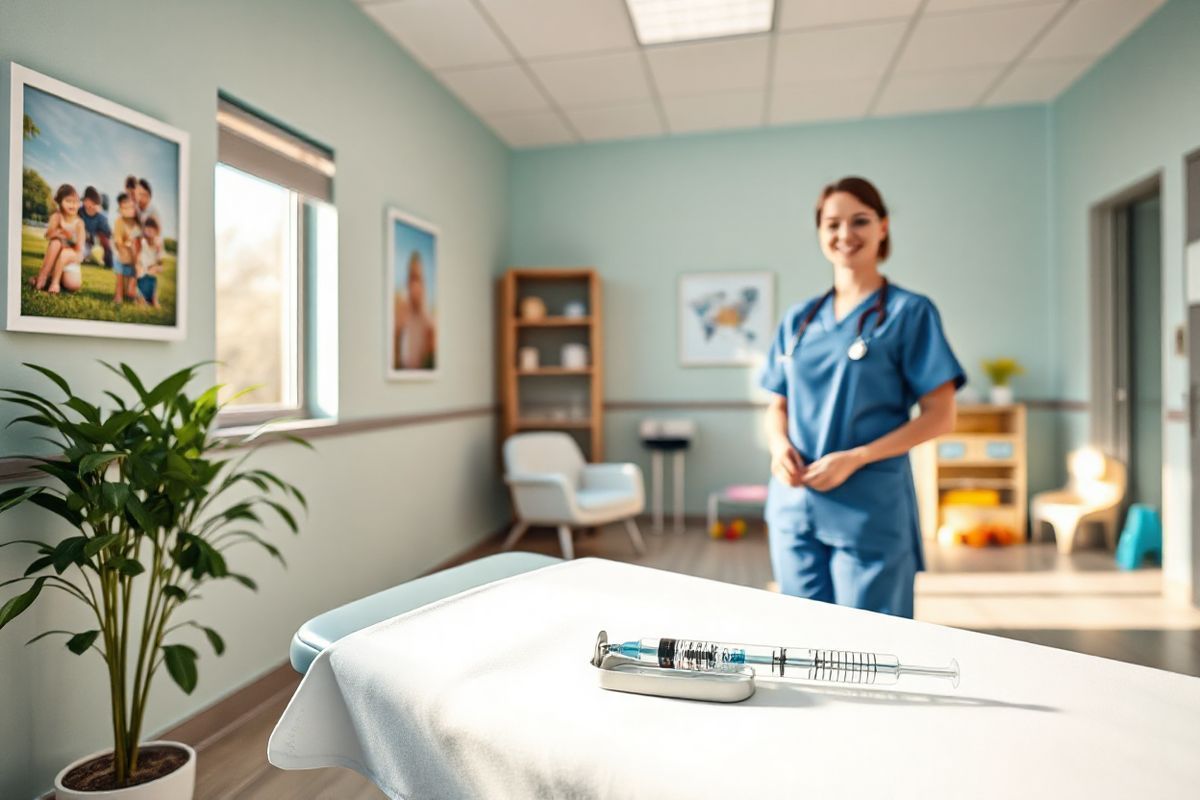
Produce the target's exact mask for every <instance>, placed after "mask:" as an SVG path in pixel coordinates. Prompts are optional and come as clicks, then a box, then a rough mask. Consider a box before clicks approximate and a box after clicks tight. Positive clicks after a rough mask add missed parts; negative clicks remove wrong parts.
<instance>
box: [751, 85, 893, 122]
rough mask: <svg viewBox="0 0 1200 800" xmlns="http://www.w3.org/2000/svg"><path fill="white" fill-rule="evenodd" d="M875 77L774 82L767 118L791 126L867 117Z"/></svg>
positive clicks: (874, 86) (873, 92) (873, 93)
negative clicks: (795, 83)
mask: <svg viewBox="0 0 1200 800" xmlns="http://www.w3.org/2000/svg"><path fill="white" fill-rule="evenodd" d="M878 86H879V81H878V80H847V81H838V82H837V83H829V82H823V83H809V84H800V85H794V86H780V85H778V84H776V85H775V87H774V88H773V90H772V92H771V106H770V109H769V111H768V119H769V121H770V123H771V124H772V125H790V124H794V123H797V122H814V121H817V120H830V119H855V118H858V117H863V116H866V113H867V109H868V108H869V107H870V105H871V98H872V97H874V96H875V89H876V88H877V87H878Z"/></svg>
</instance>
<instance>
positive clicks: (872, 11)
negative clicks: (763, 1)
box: [778, 0, 921, 30]
mask: <svg viewBox="0 0 1200 800" xmlns="http://www.w3.org/2000/svg"><path fill="white" fill-rule="evenodd" d="M778 2H779V27H780V29H781V30H787V29H790V28H812V27H819V26H821V25H844V24H846V23H856V22H874V21H877V20H882V19H898V18H900V17H910V16H912V14H913V12H915V11H916V10H917V6H919V5H920V4H921V0H836V2H835V0H778Z"/></svg>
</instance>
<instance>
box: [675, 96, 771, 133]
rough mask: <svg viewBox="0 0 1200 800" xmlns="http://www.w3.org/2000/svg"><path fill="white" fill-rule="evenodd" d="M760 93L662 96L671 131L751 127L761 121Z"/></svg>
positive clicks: (762, 99)
mask: <svg viewBox="0 0 1200 800" xmlns="http://www.w3.org/2000/svg"><path fill="white" fill-rule="evenodd" d="M764 94H765V93H764V92H763V91H761V90H759V91H752V92H727V93H724V94H710V95H703V96H700V97H664V98H663V101H662V104H663V111H665V112H666V115H667V127H669V128H670V129H671V133H693V132H696V131H712V130H721V129H725V128H753V127H758V126H759V125H761V124H762V121H763V103H764V100H765V97H764Z"/></svg>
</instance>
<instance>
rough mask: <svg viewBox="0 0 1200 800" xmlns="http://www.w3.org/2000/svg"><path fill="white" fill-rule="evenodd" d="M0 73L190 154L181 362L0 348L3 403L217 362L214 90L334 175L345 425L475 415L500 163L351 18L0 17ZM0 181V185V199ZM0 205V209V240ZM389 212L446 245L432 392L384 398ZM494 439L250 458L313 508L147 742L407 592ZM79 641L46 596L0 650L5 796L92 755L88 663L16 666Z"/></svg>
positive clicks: (503, 162) (1, 786) (476, 126)
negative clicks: (396, 589) (303, 646)
mask: <svg viewBox="0 0 1200 800" xmlns="http://www.w3.org/2000/svg"><path fill="white" fill-rule="evenodd" d="M131 51H135V52H137V53H139V54H140V60H139V61H138V62H136V63H130V53H131ZM0 54H2V57H3V59H4V60H6V61H7V60H8V59H12V60H13V61H15V62H17V63H20V64H22V65H24V66H27V67H30V68H33V69H36V70H38V71H40V72H44V73H47V74H49V75H52V76H54V77H56V78H59V79H61V80H64V81H66V82H67V83H70V84H73V85H75V86H78V87H80V88H82V89H86V90H88V91H91V92H94V93H96V94H99V95H101V96H103V97H106V98H109V99H111V100H114V101H116V102H118V103H121V104H123V105H127V106H129V107H132V108H134V109H136V110H138V111H141V112H144V113H146V114H148V115H150V116H152V117H155V118H158V119H161V120H163V121H165V122H167V123H169V124H171V125H173V126H175V127H178V128H182V129H184V130H186V131H188V132H189V133H190V134H191V159H190V164H189V167H190V170H191V190H190V193H189V201H190V208H189V230H190V242H189V244H188V255H189V265H190V272H191V280H190V294H189V314H188V317H189V331H188V337H187V340H186V341H183V342H179V343H146V342H132V341H119V340H113V339H103V340H100V339H95V340H89V339H86V338H80V337H59V336H43V335H34V334H10V333H3V332H0V385H5V386H15V385H33V383H34V382H33V381H32V379H31V378H30V377H29V376H27V375H25V374H24V373H25V372H26V371H25V370H19V369H18V368H16V366H15V365H16V364H17V362H19V361H35V362H40V363H42V364H46V365H48V366H50V367H52V368H54V369H57V370H59V371H61V372H63V373H64V374H67V375H69V376H70V377H71V378H72V379H73V380H74V381H75V383H76V384H77V388H82V389H84V390H85V391H86V390H89V389H90V390H92V391H96V392H98V390H99V387H100V385H101V384H104V385H105V386H107V385H108V384H107V382H105V380H104V374H105V373H104V371H103V370H102V368H100V367H99V366H98V365H97V364H96V363H95V359H97V358H101V357H103V358H106V359H111V360H125V361H128V362H129V363H131V364H132V365H134V366H135V367H136V368H137V369H138V370H140V371H142V372H143V373H144V374H147V375H152V376H153V375H160V376H161V375H164V374H166V372H167V371H168V370H173V369H175V368H178V367H179V366H182V365H184V364H189V363H193V362H197V361H202V360H205V359H210V358H212V356H213V296H214V285H213V274H212V263H213V167H214V162H215V158H216V123H215V112H216V100H217V91H218V89H221V90H224V91H227V92H229V93H231V94H232V95H234V96H235V97H238V98H240V99H242V100H244V101H245V102H248V103H250V104H252V105H254V106H257V107H259V108H261V109H262V110H263V111H265V112H267V113H269V114H272V115H274V116H275V117H277V118H278V119H280V120H282V121H284V122H286V123H287V124H289V125H291V126H294V127H295V128H297V129H299V130H301V131H303V132H305V133H307V134H308V135H310V136H312V137H313V138H315V139H317V140H320V141H322V142H324V143H326V144H328V145H329V146H331V147H332V148H333V149H334V150H335V152H336V157H337V169H338V173H337V179H336V185H335V191H336V199H337V208H338V212H339V227H340V246H339V260H340V270H341V271H340V332H339V334H340V335H339V338H340V372H341V379H340V385H341V411H342V417H343V418H344V419H354V418H363V417H387V416H394V415H398V414H406V413H420V412H426V411H438V410H450V409H458V408H467V407H478V406H486V405H488V404H490V403H492V402H493V397H494V389H493V366H492V352H491V349H490V348H488V347H481V346H480V345H479V343H480V342H481V341H488V340H489V339H490V337H491V333H492V322H491V320H492V281H491V278H492V275H493V274H494V272H495V270H496V269H497V268H498V267H499V266H500V265H501V264H502V255H503V250H504V243H505V237H506V231H507V225H508V221H507V216H506V215H507V211H506V209H507V197H506V192H507V186H508V164H509V155H508V151H507V149H506V148H505V147H504V146H503V145H502V144H501V143H500V142H499V141H498V140H497V139H495V138H494V137H493V136H492V135H491V134H490V133H489V132H488V131H487V130H486V129H485V128H484V127H483V126H482V124H481V123H479V122H478V121H477V120H476V119H475V118H474V117H472V116H471V115H470V114H469V113H468V112H467V111H466V110H465V109H463V108H462V107H461V105H459V104H458V102H457V101H456V100H454V99H453V98H452V97H451V96H450V95H449V94H447V93H446V91H445V90H443V89H442V88H441V87H440V86H439V85H438V84H437V83H436V82H435V81H434V80H433V79H432V78H431V77H430V76H429V75H427V74H426V73H425V72H424V71H422V70H421V69H420V68H419V67H417V66H416V65H415V64H414V63H413V62H412V61H411V60H410V59H409V58H408V57H407V56H405V55H404V54H403V53H402V51H401V50H400V48H399V47H397V46H396V44H395V43H394V42H393V41H392V40H391V39H389V38H388V37H387V36H386V35H385V34H384V33H383V32H382V31H380V30H379V28H378V27H377V26H376V25H375V24H374V23H373V22H371V21H370V20H369V19H368V18H367V17H366V16H365V15H363V14H362V13H361V12H360V11H358V10H357V9H356V8H355V7H354V6H353V5H352V4H351V3H350V2H348V1H347V2H343V0H220V1H219V2H199V1H198V0H187V1H185V0H160V1H159V2H154V3H147V2H138V1H137V0H112V1H111V2H105V3H81V2H68V0H3V2H0ZM2 77H3V88H2V89H0V108H2V109H3V110H2V111H0V128H2V129H3V130H4V131H6V132H7V131H8V125H7V117H8V108H9V106H8V91H9V88H8V87H9V84H8V74H7V70H4V74H3V76H2ZM5 149H6V150H7V148H5ZM7 163H8V162H7V159H4V162H3V166H0V184H2V185H5V186H7V185H8V184H7V182H6V180H5V179H6V178H7ZM7 197H8V195H7V192H5V193H4V194H3V197H0V218H3V219H4V220H6V221H7V218H8V216H7V212H8V209H7V208H6V207H5V206H6V202H7ZM387 204H395V205H397V206H398V207H399V208H401V209H403V210H405V211H407V212H409V213H411V214H414V215H417V216H420V217H422V218H424V219H427V220H430V221H431V222H433V223H435V224H436V225H438V226H439V227H440V229H441V234H442V241H441V250H440V255H441V265H440V266H441V273H440V274H439V288H440V289H441V293H442V297H443V298H444V299H443V304H442V306H441V309H440V314H441V330H440V336H439V347H440V355H441V358H442V363H443V365H444V366H443V368H442V372H441V375H440V376H439V378H438V380H436V381H432V382H427V383H412V382H409V383H386V382H385V381H384V379H383V375H384V355H383V353H384V351H383V348H384V341H385V339H384V335H383V334H384V320H383V310H384V300H383V297H382V294H381V293H382V287H383V285H384V283H383V275H384V207H385V205H387ZM6 227H7V226H4V228H5V230H6ZM5 236H6V234H5V232H4V231H3V230H0V252H7V249H6V246H5V245H6V242H5ZM207 377H209V378H211V372H209V373H208V376H207ZM39 388H44V385H40V386H39ZM4 414H6V415H7V414H8V412H7V411H5V412H4ZM7 418H8V417H7V416H5V417H4V419H0V422H3V421H5V420H6V419H7ZM493 430H494V428H493V419H492V418H491V417H490V416H484V417H475V418H471V419H466V420H462V421H458V422H449V423H444V424H439V425H432V426H425V427H420V428H401V429H392V430H387V431H382V432H376V433H371V434H363V435H356V436H343V437H338V438H329V439H322V440H320V441H319V443H318V452H317V453H316V454H315V455H299V456H297V455H296V454H295V453H294V452H292V451H290V450H288V449H285V448H269V449H268V450H267V451H265V453H264V459H263V464H264V466H267V467H268V468H271V469H275V470H277V471H278V472H279V473H280V474H282V475H284V476H285V477H288V478H290V479H292V480H295V481H296V482H297V483H299V484H300V486H301V488H303V489H304V491H305V492H306V493H307V494H308V496H309V499H310V503H311V506H312V511H311V513H310V515H309V518H308V521H307V523H305V525H304V530H303V533H302V535H301V537H299V538H298V539H291V538H290V537H288V536H287V535H286V534H284V533H283V532H282V531H275V532H274V535H275V536H276V538H277V539H280V540H282V539H287V541H281V544H282V545H283V550H284V552H285V553H286V555H287V557H288V561H289V564H290V569H289V570H288V571H287V572H283V571H282V570H281V569H280V568H279V567H278V565H276V564H272V563H269V562H267V561H264V560H263V559H260V558H258V557H257V556H256V554H253V553H250V552H246V553H245V555H244V556H242V557H241V558H244V560H242V561H240V562H239V563H240V564H241V566H242V568H243V570H244V571H245V572H247V573H249V574H251V575H253V576H254V577H255V578H257V579H259V582H260V586H261V591H260V593H259V594H258V595H251V594H250V593H249V592H247V591H246V590H244V589H242V588H240V587H236V586H230V587H213V588H212V589H211V590H207V591H205V593H204V594H205V600H204V601H203V603H202V604H201V605H200V606H199V607H198V608H196V609H195V614H196V616H198V617H200V618H202V619H203V620H204V621H205V623H206V624H210V625H212V626H213V627H214V628H216V629H217V630H219V631H220V632H221V633H222V634H223V635H224V636H225V639H226V642H227V644H228V651H227V652H226V655H225V656H224V657H223V658H220V659H217V658H215V657H213V656H211V655H210V654H209V653H208V652H207V649H206V648H205V647H202V646H200V645H199V643H197V648H198V649H199V650H200V651H201V652H202V658H201V662H200V685H199V687H198V689H197V690H196V692H195V694H194V695H193V696H191V697H190V698H188V697H184V696H183V695H182V693H180V692H178V691H177V690H176V688H175V687H174V685H173V684H171V682H170V681H169V680H168V679H166V678H165V676H164V678H163V679H162V680H161V681H160V682H159V684H160V685H159V687H158V689H157V690H156V696H155V698H154V702H153V704H152V709H151V712H150V714H149V718H148V720H147V727H148V729H149V731H151V732H153V731H155V730H157V729H160V728H162V727H164V726H167V725H169V724H171V723H172V722H174V721H176V720H178V719H180V718H181V717H184V716H187V715H188V714H190V713H191V712H193V711H194V710H196V709H197V708H199V707H202V706H204V705H207V704H209V703H211V702H212V701H213V700H215V699H216V698H217V697H220V696H221V695H223V694H225V693H227V692H229V691H231V690H232V689H234V688H236V687H237V686H239V685H241V684H243V683H245V682H246V681H248V680H250V679H251V678H252V677H254V676H255V675H257V674H258V673H260V672H262V671H263V670H266V669H268V668H271V667H274V666H275V665H277V664H279V663H280V662H281V661H283V660H284V659H285V658H286V654H287V646H288V639H289V637H290V634H291V632H292V631H294V630H295V629H296V627H297V626H298V625H299V624H300V623H301V622H302V621H303V620H304V619H306V618H308V617H310V616H312V615H313V614H315V613H317V612H319V611H322V610H325V609H328V608H331V607H333V606H336V605H338V604H340V603H343V602H345V601H347V600H349V599H351V598H354V597H359V596H362V595H365V594H368V593H370V592H373V591H376V590H379V589H381V588H383V587H385V586H388V585H392V584H395V583H397V582H399V581H401V580H405V579H407V578H411V577H413V576H415V575H417V574H419V573H421V572H424V571H426V570H428V569H430V568H432V567H433V566H435V565H436V564H438V563H440V562H441V561H443V560H445V559H447V558H449V557H450V556H451V555H453V554H456V553H458V552H461V551H462V550H464V549H466V548H468V547H470V546H471V545H473V544H474V543H476V542H477V541H478V540H479V539H480V538H481V537H482V536H484V535H485V534H486V533H487V532H489V531H491V530H494V529H495V527H496V526H497V525H498V524H499V522H500V520H501V518H502V517H503V514H504V513H506V508H505V505H504V503H503V501H502V498H501V497H500V496H499V494H498V490H497V488H496V487H497V486H498V481H497V480H496V470H495V466H494V465H495V460H494V447H495V443H494V434H493ZM10 437H11V432H7V433H0V454H11V453H12V449H7V448H15V447H16V445H15V444H13V442H14V440H13V439H12V438H10ZM464 497H472V498H475V500H473V501H472V502H466V503H464V502H463V498H464ZM44 526H45V520H44V515H36V514H27V515H23V516H16V517H14V516H11V515H9V516H7V517H5V518H0V540H7V539H10V538H14V535H15V534H17V533H18V532H19V533H21V534H23V535H30V534H33V535H34V538H40V534H42V533H43V528H44ZM46 535H47V536H48V537H50V538H53V537H54V536H55V533H54V532H51V533H47V534H46ZM14 549H15V548H8V549H5V550H3V551H0V576H3V577H9V576H10V575H12V574H14V573H17V574H19V567H18V559H17V558H16V554H15V553H14V552H13V551H14ZM20 566H23V563H21V565H20ZM50 594H51V595H53V594H54V593H50ZM8 595H9V593H8V590H5V592H4V598H5V599H7V597H8ZM44 596H45V595H44ZM64 597H65V596H64ZM248 610H249V611H250V613H247V611H248ZM74 623H79V624H80V625H82V622H80V621H79V620H78V617H77V615H76V614H73V613H72V609H70V608H69V607H68V606H67V604H64V603H62V602H60V601H59V599H58V598H57V597H54V596H51V597H50V598H48V602H47V603H44V604H43V603H41V602H40V601H39V606H38V607H36V608H35V609H34V610H33V611H31V612H29V613H27V614H26V615H25V616H24V617H22V618H20V619H19V620H17V622H16V623H14V624H13V625H12V626H10V627H9V628H6V629H5V630H4V631H2V632H0V685H2V686H4V687H5V690H4V693H3V699H2V700H0V796H2V797H9V798H21V797H30V796H32V795H33V794H34V793H35V792H39V791H42V790H45V789H46V788H48V787H49V785H50V781H51V779H52V777H53V774H54V772H55V771H56V770H57V769H58V768H59V767H61V766H63V765H64V764H66V763H67V762H68V761H69V760H71V759H73V758H76V757H78V756H80V755H82V754H84V753H86V752H90V751H92V750H97V749H100V748H101V747H103V746H105V744H106V741H108V739H107V725H108V723H107V721H106V720H107V713H108V712H107V707H106V695H107V692H106V690H105V688H104V686H105V683H104V678H103V673H102V669H101V665H100V664H99V662H98V661H97V660H95V659H94V657H93V656H92V655H91V654H89V656H87V657H85V658H76V657H74V656H71V655H70V654H69V653H66V651H65V649H63V648H62V645H61V644H59V643H57V642H53V641H46V642H41V643H39V644H37V645H34V646H32V647H29V648H25V647H23V643H24V642H25V640H27V639H29V638H30V637H32V636H33V635H34V634H35V633H36V632H38V631H40V630H44V629H49V628H61V627H70V626H71V625H72V624H74ZM78 629H79V630H82V629H84V628H83V627H79V628H78Z"/></svg>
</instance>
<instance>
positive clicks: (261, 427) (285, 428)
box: [214, 417, 338, 439]
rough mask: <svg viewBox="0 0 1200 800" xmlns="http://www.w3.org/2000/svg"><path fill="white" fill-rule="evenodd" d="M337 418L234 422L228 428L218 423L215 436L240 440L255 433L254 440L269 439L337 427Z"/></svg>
mask: <svg viewBox="0 0 1200 800" xmlns="http://www.w3.org/2000/svg"><path fill="white" fill-rule="evenodd" d="M337 424H338V420H337V417H310V418H308V419H283V420H280V421H278V422H270V423H262V422H259V423H239V422H234V423H232V424H230V425H228V426H221V425H220V424H219V423H218V427H217V430H216V432H215V434H214V435H215V436H216V437H217V438H218V439H241V438H244V437H246V436H249V435H250V434H252V433H254V432H255V431H257V432H258V436H256V437H255V438H259V439H261V438H263V437H270V436H272V435H274V434H278V433H303V432H305V431H316V430H323V429H326V428H335V427H337Z"/></svg>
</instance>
